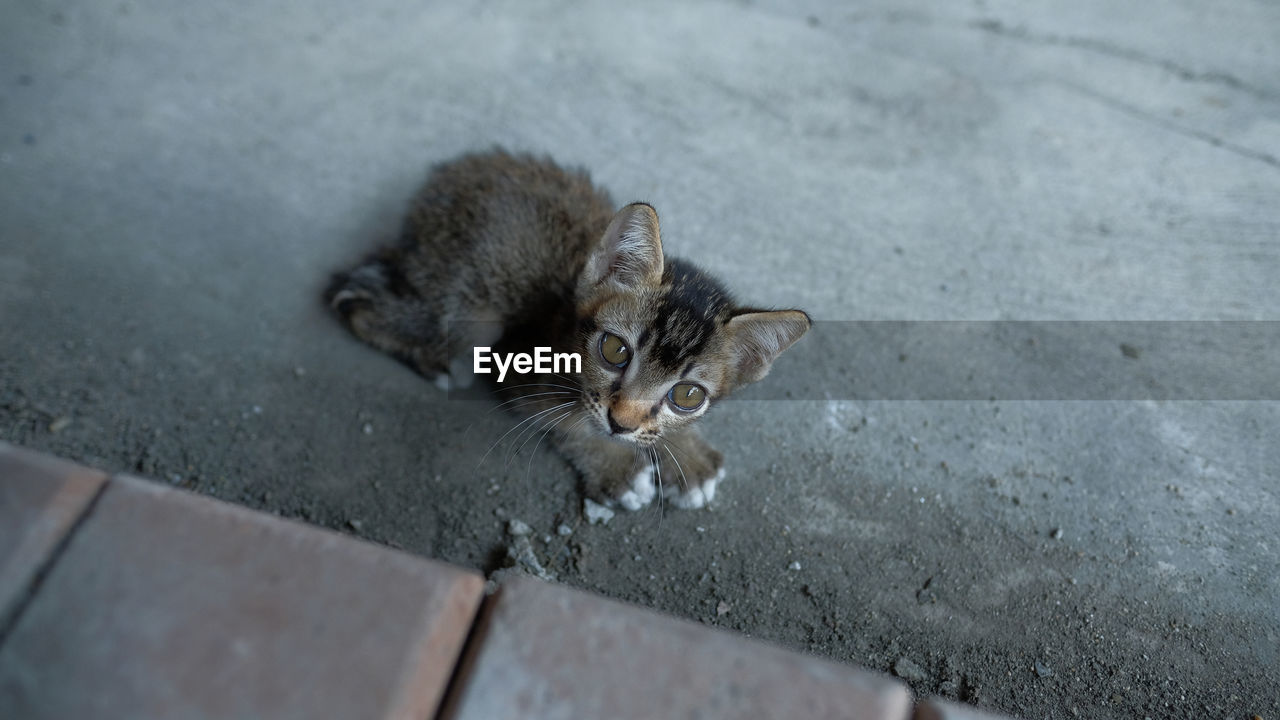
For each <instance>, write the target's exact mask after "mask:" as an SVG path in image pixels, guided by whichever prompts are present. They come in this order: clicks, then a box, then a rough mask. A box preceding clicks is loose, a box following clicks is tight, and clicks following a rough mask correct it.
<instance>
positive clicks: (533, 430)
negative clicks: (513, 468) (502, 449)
mask: <svg viewBox="0 0 1280 720" xmlns="http://www.w3.org/2000/svg"><path fill="white" fill-rule="evenodd" d="M576 402H577V401H576V400H574V401H570V402H567V403H561V404H560V405H557V406H555V407H553V408H549V409H550V410H553V411H554V410H563V409H564V408H566V407H568V406H570V405H573V404H575V403H576ZM570 412H572V411H570ZM547 414H548V413H547V412H546V411H543V412H540V413H537V414H536V415H547ZM548 422H550V420H548V419H546V418H543V419H542V420H539V421H538V422H535V423H532V424H530V425H529V426H527V427H525V428H524V429H523V430H521V431H520V432H519V433H517V434H516V439H515V440H512V441H511V452H509V453H507V461H506V463H504V464H503V467H506V466H508V465H510V464H511V459H512V458H514V457H515V456H516V454H518V453H519V452H520V451H521V450H523V449H524V446H525V444H528V442H529V441H528V440H525V441H524V444H521V445H520V446H519V447H516V443H519V442H520V438H522V437H524V434H525V433H526V432H529V433H530V435H529V437H530V438H532V437H533V434H534V433H537V432H538V431H539V430H541V429H542V428H544V427H546V423H548Z"/></svg>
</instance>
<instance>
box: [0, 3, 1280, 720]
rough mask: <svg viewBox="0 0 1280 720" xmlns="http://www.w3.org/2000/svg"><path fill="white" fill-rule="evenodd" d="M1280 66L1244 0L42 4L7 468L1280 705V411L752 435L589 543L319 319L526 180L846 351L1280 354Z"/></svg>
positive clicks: (941, 690) (817, 420)
mask: <svg viewBox="0 0 1280 720" xmlns="http://www.w3.org/2000/svg"><path fill="white" fill-rule="evenodd" d="M357 8H358V9H357ZM1277 36H1280V6H1277V5H1275V4H1273V3H1266V2H1260V1H1251V0H1233V1H1232V2H1229V3H1212V4H1204V3H1194V2H1190V1H1189V0H1178V1H1176V2H1173V3H1168V4H1165V5H1163V6H1162V7H1161V8H1160V9H1159V10H1158V11H1157V10H1152V9H1149V8H1146V7H1138V6H1131V4H1124V3H1111V2H1104V1H1103V0H1086V1H1085V2H1063V1H1061V0H1058V1H1055V2H1047V1H1043V2H1031V3H1028V2H1022V3H1013V2H994V1H987V2H983V1H981V0H980V1H978V2H973V3H964V4H956V3H933V4H931V3H926V2H922V1H921V0H908V1H907V2H893V3H890V2H881V3H865V4H861V5H858V6H856V7H850V6H848V5H846V4H843V3H831V4H826V3H817V2H798V3H796V2H791V3H781V2H776V3H769V2H764V3H750V2H746V3H727V2H702V3H656V4H650V5H646V6H645V9H639V8H637V7H634V6H632V5H631V4H626V5H623V4H617V5H608V4H596V5H592V6H590V7H579V6H576V5H570V4H566V3H557V2H541V1H533V2H463V3H450V4H447V5H444V6H442V7H423V6H422V4H420V3H407V2H405V3H397V2H391V1H390V0H372V1H371V2H367V3H360V4H358V5H356V4H343V3H272V4H269V5H268V4H261V3H239V4H235V3H208V4H189V3H188V4H173V3H147V2H133V1H127V2H112V3H96V4H69V3H24V4H21V5H18V4H13V3H11V4H8V5H6V6H5V7H4V8H3V9H0V328H2V330H0V332H3V334H4V338H3V345H2V346H0V438H3V439H5V440H9V441H12V442H15V443H18V444H22V445H26V446H30V447H34V448H37V449H41V450H47V451H50V452H54V453H58V454H61V455H63V456H67V457H70V458H73V459H75V460H78V461H81V462H85V463H88V464H92V465H96V466H98V467H102V468H104V469H107V470H111V471H119V470H125V471H130V472H135V473H139V474H143V475H148V476H152V477H156V478H160V479H163V480H166V481H169V482H172V483H174V484H178V485H182V486H185V487H192V488H195V489H197V490H199V491H201V492H204V493H208V494H210V495H214V496H218V497H222V498H226V499H231V500H234V501H237V502H240V503H243V504H246V505H250V506H253V507H259V508H264V509H268V510H272V511H275V512H278V513H280V514H284V515H289V516H296V517H301V518H304V519H307V520H310V521H312V522H315V523H318V524H323V525H328V526H331V527H337V528H342V529H345V530H347V531H349V532H353V533H358V534H360V535H363V536H365V537H368V538H370V539H372V540H375V541H378V542H383V543H387V544H391V545H395V546H398V547H403V548H406V549H409V550H411V551H414V552H418V553H421V554H424V555H428V556H431V557H438V558H442V559H445V560H448V561H450V562H455V563H460V564H464V565H470V566H473V567H478V568H482V569H486V570H491V569H493V568H494V567H497V566H499V565H501V564H503V554H504V551H505V544H506V543H507V541H508V538H507V537H506V536H505V535H504V532H503V527H504V525H505V521H506V520H507V519H509V518H511V517H518V518H520V519H521V520H523V521H524V522H526V523H528V524H529V525H531V526H532V527H533V528H534V530H535V531H536V533H537V534H538V535H540V536H542V537H540V538H539V542H537V543H535V546H534V550H535V553H537V554H538V555H539V556H540V557H541V558H542V562H543V563H544V564H545V565H546V566H547V567H548V568H549V569H550V570H551V571H553V572H555V573H556V574H557V575H558V576H559V578H560V579H561V580H562V581H564V582H567V583H570V584H573V585H577V586H582V587H586V588H590V589H595V590H598V591H601V592H604V593H606V594H609V595H611V596H614V597H618V598H622V599H625V600H629V601H632V602H637V603H642V604H646V605H649V606H652V607H656V608H659V609H663V610H667V611H670V612H673V613H676V614H679V615H683V616H686V617H691V618H695V619H699V620H702V621H704V622H708V623H712V624H716V625H721V626H726V627H731V628H736V629H738V630H741V631H744V632H748V633H750V634H752V635H754V636H757V637H762V638H766V639H770V640H773V641H776V642H779V643H781V644H784V645H787V646H790V647H795V648H802V649H806V650H809V651H812V652H814V653H818V654H821V655H824V656H828V657H832V658H835V659H837V660H841V661H848V662H853V663H857V664H861V665H865V666H869V667H872V668H874V669H879V670H884V671H892V672H897V674H899V675H901V676H903V677H904V678H905V679H906V680H908V682H910V684H911V685H912V687H913V688H914V689H915V690H916V691H917V692H918V693H921V694H940V695H943V696H947V697H954V698H959V699H962V700H965V701H968V702H973V703H977V704H979V705H982V706H985V707H990V708H994V709H999V710H1002V711H1006V712H1009V713H1013V714H1019V715H1022V716H1025V717H1028V718H1041V717H1053V718H1057V717H1076V716H1080V717H1095V718H1106V717H1116V718H1131V717H1143V716H1150V717H1205V716H1213V717H1248V716H1250V715H1251V714H1255V713H1256V714H1258V715H1261V716H1263V717H1270V716H1275V715H1278V714H1280V691H1277V690H1276V686H1275V683H1274V681H1273V678H1274V677H1275V676H1276V675H1277V673H1278V667H1280V656H1278V654H1277V648H1278V647H1280V608H1278V606H1277V602H1276V598H1277V597H1280V580H1278V579H1277V578H1280V548H1278V547H1277V542H1276V541H1275V528H1276V527H1278V526H1280V498H1278V494H1280V493H1278V491H1277V487H1278V484H1277V476H1278V475H1280V472H1278V471H1277V468H1278V467H1280V451H1278V450H1277V448H1276V444H1275V443H1274V438H1275V437H1277V435H1278V434H1280V433H1278V429H1280V404H1277V403H1276V402H1274V400H1272V401H1231V402H1227V401H1212V400H1197V401H1169V400H1130V399H1124V400H1114V401H1097V400H1095V401H1090V402H1077V401H1017V400H1007V401H1005V400H1002V401H997V402H990V401H982V400H972V399H970V400H955V401H930V402H904V401H895V400H893V399H888V400H868V399H865V397H862V396H860V395H859V394H857V393H854V392H851V391H850V390H849V388H848V387H830V388H817V389H814V388H809V389H807V390H806V392H805V393H801V394H800V396H801V397H802V399H793V400H791V401H765V400H760V401H755V402H738V403H726V404H725V405H723V406H722V407H721V408H720V410H719V411H718V413H717V414H716V416H714V417H711V418H708V419H707V421H706V423H705V427H706V429H707V431H708V433H709V435H710V436H712V437H713V438H714V439H715V440H716V442H717V443H718V445H719V446H721V448H722V449H723V450H725V452H726V455H727V456H728V458H729V464H730V465H729V466H730V473H731V478H730V481H729V482H728V483H727V484H726V485H725V486H723V490H722V495H721V496H720V497H718V498H717V505H716V506H715V507H714V508H713V510H712V511H710V512H705V511H704V512H683V513H682V512H679V511H675V510H670V509H667V510H664V511H661V512H660V511H659V509H658V508H656V507H655V508H653V509H651V510H649V511H645V512H642V513H638V514H635V515H628V516H619V517H618V518H616V519H615V520H614V521H612V522H611V523H610V524H609V525H607V526H592V525H587V524H585V523H584V522H582V521H581V519H580V512H579V509H580V505H579V499H578V496H577V494H576V489H575V480H574V478H573V476H572V474H571V473H570V471H569V470H568V469H567V467H566V466H565V465H564V464H563V462H561V461H560V460H559V459H558V458H556V457H555V456H554V455H552V454H551V453H549V452H546V451H545V450H539V451H537V452H532V453H531V452H530V447H526V448H525V450H524V452H522V453H520V454H519V456H518V457H517V459H516V460H515V461H514V462H511V463H506V462H502V461H497V460H489V461H487V462H486V463H480V464H479V465H477V463H478V462H479V458H480V456H481V455H482V454H483V453H484V450H485V449H486V448H487V447H488V446H489V445H490V444H491V443H493V442H494V440H496V439H497V438H498V437H500V436H501V435H502V433H503V432H505V430H506V429H507V428H508V427H510V425H511V424H512V423H513V420H512V419H511V418H509V417H504V416H502V415H501V413H491V412H489V408H488V407H487V406H485V405H484V404H477V403H464V402H456V401H454V402H450V401H447V400H445V399H444V398H443V397H442V396H441V395H440V394H439V393H438V391H436V390H435V389H434V388H432V387H431V386H430V385H428V384H426V383H423V382H422V381H421V380H420V379H419V378H417V377H415V376H414V375H413V374H412V373H410V372H409V371H407V370H406V369H404V368H403V367H402V366H400V365H398V364H396V363H395V362H394V361H391V360H390V359H388V358H385V357H382V356H379V355H377V354H375V353H374V352H372V351H371V350H369V349H367V348H365V347H363V346H361V345H359V344H357V343H356V342H354V341H353V340H352V339H351V338H349V337H348V336H347V335H346V334H345V333H344V332H343V331H342V330H341V329H340V328H339V327H338V325H337V324H336V323H335V322H334V321H333V319H332V318H331V317H329V316H328V315H327V313H326V312H325V309H324V308H323V307H322V305H321V303H320V302H319V293H320V291H321V289H322V288H323V286H324V283H325V281H326V279H327V276H328V274H329V273H330V272H331V271H333V270H335V269H338V268H340V267H342V266H344V265H346V264H348V263H350V262H351V261H353V260H354V259H355V258H357V257H359V256H360V255H361V254H362V253H363V252H365V251H366V250H368V249H369V248H371V247H372V245H373V244H375V243H377V242H380V241H383V240H385V239H387V238H389V237H391V236H393V235H394V233H395V231H396V229H397V228H398V224H399V220H400V215H401V212H402V210H403V208H404V203H405V201H406V200H407V198H408V197H409V195H410V194H411V193H412V191H413V189H414V187H415V186H416V184H417V183H418V182H419V181H420V180H421V178H422V177H423V173H424V172H425V169H426V167H427V166H428V164H430V163H432V162H435V161H439V160H442V159H445V158H448V157H450V156H452V155H455V154H457V153H459V152H462V151H464V150H470V149H476V148H484V147H488V146H491V145H493V144H502V145H506V146H508V147H511V148H515V149H526V150H533V151H538V152H546V153H549V154H551V155H553V156H554V157H556V158H557V159H559V160H560V161H562V162H564V163H566V164H571V165H582V166H585V167H587V168H589V169H590V170H591V171H592V173H593V175H594V177H595V178H596V180H597V181H598V182H600V183H601V184H602V185H604V186H606V187H608V188H609V189H610V190H611V191H612V192H613V193H614V196H615V197H616V198H618V199H619V200H620V201H627V200H631V199H645V200H648V201H650V202H651V203H653V204H654V205H655V206H656V207H657V208H658V210H659V212H660V214H661V216H662V222H663V230H664V232H663V235H664V240H665V242H666V245H667V249H668V251H669V252H673V253H675V254H678V255H682V256H685V257H688V258H690V259H693V260H696V261H699V262H700V263H701V264H702V265H704V266H706V267H708V268H711V269H713V270H715V271H716V273H717V274H719V275H720V276H721V277H722V278H723V279H724V280H725V281H726V283H727V284H728V285H729V286H730V287H732V288H734V289H735V290H736V291H737V292H738V294H739V295H740V296H742V297H743V298H744V299H746V300H748V301H749V302H751V303H752V304H755V305H776V306H787V307H790V306H795V307H801V308H804V309H806V310H808V311H809V312H810V313H811V314H812V315H813V316H814V317H815V318H817V319H819V320H823V321H850V320H886V319H888V320H907V321H910V320H1225V319H1231V320H1271V321H1275V320H1280V283H1277V282H1276V277H1277V276H1280V241H1278V238H1280V202H1277V197H1280V82H1278V81H1277V78H1280V46H1277V45H1276V42H1275V39H1276V37H1277ZM796 358H797V359H799V358H806V360H805V362H811V363H816V365H815V366H814V367H813V373H814V375H813V377H830V376H831V375H832V373H831V372H830V371H831V370H832V368H836V367H839V366H841V365H842V364H843V363H844V362H845V359H844V358H840V357H814V354H812V353H810V354H808V355H800V354H797V355H796ZM872 370H874V369H872ZM788 372H790V373H792V376H798V377H804V376H805V375H806V373H807V372H808V371H807V369H806V368H805V367H803V366H797V367H791V368H790V369H789V370H788ZM851 372H852V373H853V375H854V376H856V375H857V373H858V368H857V367H854V368H852V369H851ZM768 382H769V381H766V383H768ZM779 382H781V381H779ZM780 387H781V386H778V387H774V388H773V390H774V391H777V390H779V389H780ZM783 395H784V396H785V391H784V392H783ZM774 396H775V397H776V396H777V393H776V392H775V394H774ZM1260 397H1271V398H1274V397H1275V393H1274V389H1272V391H1270V394H1268V393H1265V392H1264V393H1261V394H1260ZM504 450H506V448H505V447H504ZM562 523H563V524H566V525H568V526H569V528H570V529H571V530H573V533H572V534H571V535H567V536H561V535H557V534H556V529H557V527H558V526H559V525H560V524H562ZM797 567H798V568H799V569H795V568H797ZM370 591H371V592H376V591H377V589H376V588H371V589H370Z"/></svg>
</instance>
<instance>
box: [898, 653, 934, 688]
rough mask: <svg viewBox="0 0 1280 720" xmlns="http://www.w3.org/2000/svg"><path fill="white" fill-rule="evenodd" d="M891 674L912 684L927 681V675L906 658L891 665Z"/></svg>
mask: <svg viewBox="0 0 1280 720" xmlns="http://www.w3.org/2000/svg"><path fill="white" fill-rule="evenodd" d="M893 674H894V675H897V676H898V677H900V678H902V679H903V680H908V681H912V682H924V681H926V680H928V679H929V673H928V672H927V671H926V670H925V669H924V668H922V667H920V666H919V665H917V664H916V663H915V662H913V661H912V660H911V659H909V658H907V657H900V658H898V661H897V662H895V663H894V664H893Z"/></svg>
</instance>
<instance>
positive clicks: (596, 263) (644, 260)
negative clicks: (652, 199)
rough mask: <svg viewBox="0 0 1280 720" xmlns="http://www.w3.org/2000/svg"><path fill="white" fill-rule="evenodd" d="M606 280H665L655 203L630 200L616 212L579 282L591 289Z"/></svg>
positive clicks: (628, 284) (627, 284) (635, 283)
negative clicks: (628, 203)
mask: <svg viewBox="0 0 1280 720" xmlns="http://www.w3.org/2000/svg"><path fill="white" fill-rule="evenodd" d="M606 281H607V282H609V283H611V284H614V285H617V286H620V287H623V288H636V287H639V286H641V285H658V284H660V283H661V282H662V238H661V236H660V235H659V233H658V213H657V212H655V211H654V209H653V206H651V205H648V204H646V203H631V204H630V205H628V206H626V207H624V208H622V209H621V210H619V211H618V213H617V214H616V215H614V216H613V220H612V221H611V222H610V223H609V227H608V228H607V229H606V230H605V231H604V236H603V237H601V238H600V244H599V245H598V246H597V247H596V249H595V251H594V252H592V253H591V257H590V258H589V259H588V260H587V265H586V267H585V268H583V270H582V278H581V279H580V280H579V285H580V287H581V289H582V290H586V291H589V290H590V289H592V288H594V287H595V286H597V285H599V284H601V283H603V282H606Z"/></svg>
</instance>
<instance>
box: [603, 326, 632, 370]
mask: <svg viewBox="0 0 1280 720" xmlns="http://www.w3.org/2000/svg"><path fill="white" fill-rule="evenodd" d="M600 357H602V358H604V361H605V362H607V363H609V364H610V365H612V366H614V367H616V368H624V367H626V366H627V363H629V362H631V348H629V347H627V344H626V343H624V342H622V338H620V337H618V336H617V335H610V334H609V333H605V334H604V337H602V338H600Z"/></svg>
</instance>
